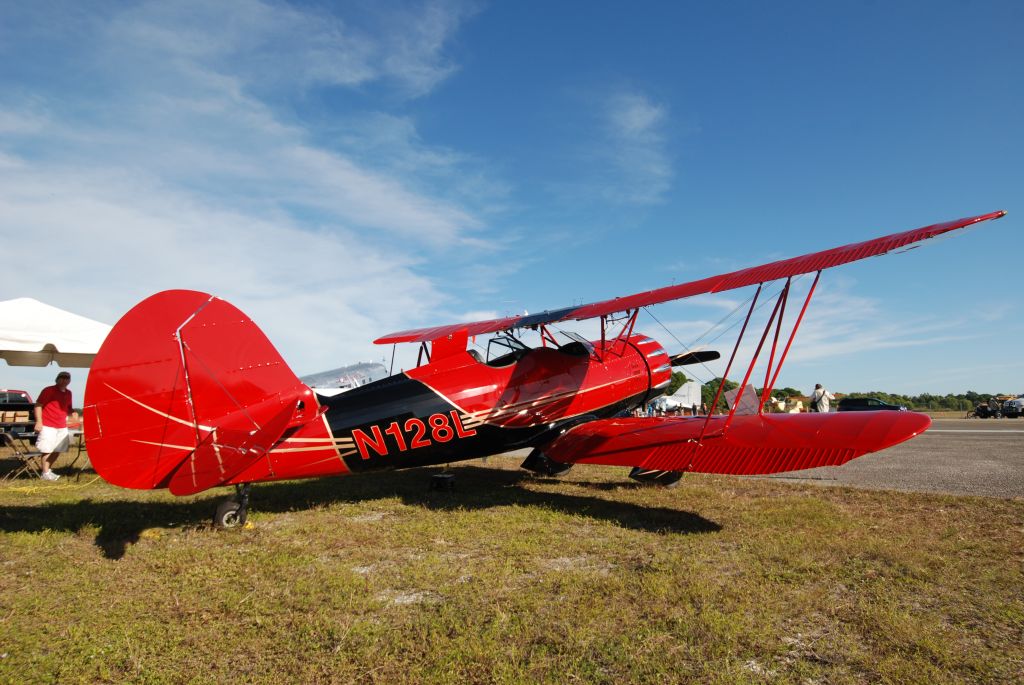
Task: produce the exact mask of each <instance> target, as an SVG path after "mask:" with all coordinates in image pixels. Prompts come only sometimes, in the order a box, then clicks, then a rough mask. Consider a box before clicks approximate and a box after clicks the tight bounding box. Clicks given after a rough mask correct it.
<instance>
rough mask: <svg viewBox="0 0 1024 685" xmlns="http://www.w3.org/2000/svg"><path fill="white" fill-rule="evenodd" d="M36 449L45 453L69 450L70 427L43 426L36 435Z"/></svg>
mask: <svg viewBox="0 0 1024 685" xmlns="http://www.w3.org/2000/svg"><path fill="white" fill-rule="evenodd" d="M36 449H37V450H39V451H40V452H42V453H43V454H50V453H51V452H67V451H68V429H67V428H50V427H49V426H43V430H41V431H39V435H38V436H37V437H36Z"/></svg>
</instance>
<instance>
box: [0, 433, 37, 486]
mask: <svg viewBox="0 0 1024 685" xmlns="http://www.w3.org/2000/svg"><path fill="white" fill-rule="evenodd" d="M0 443H2V446H3V447H9V448H10V449H11V452H12V454H11V455H9V456H10V458H12V459H16V460H17V461H18V464H17V465H16V466H15V467H14V468H13V469H11V470H10V471H8V472H7V473H5V474H4V475H3V476H2V477H0V480H11V479H14V478H18V477H20V476H21V475H22V474H24V473H27V474H28V475H30V476H34V477H36V478H38V477H39V476H40V475H41V473H42V471H41V470H40V468H41V467H40V464H39V457H40V456H42V454H43V453H42V452H38V451H36V450H30V449H27V448H26V447H25V442H24V440H23V439H20V438H15V437H14V436H13V435H11V434H10V433H0Z"/></svg>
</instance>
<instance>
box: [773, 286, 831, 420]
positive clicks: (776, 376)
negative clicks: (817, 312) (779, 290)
mask: <svg viewBox="0 0 1024 685" xmlns="http://www.w3.org/2000/svg"><path fill="white" fill-rule="evenodd" d="M820 279H821V272H820V271H819V272H818V273H817V274H815V276H814V283H812V284H811V289H810V290H809V291H807V299H805V300H804V306H803V307H802V308H801V309H800V315H799V316H797V317H796V323H795V324H793V330H792V331H791V332H790V334H789V340H787V341H786V347H785V348H784V349H783V350H782V356H781V357H779V365H778V366H777V367H775V374H774V375H773V376H772V382H771V383H768V384H767V385H766V386H765V387H764V391H763V392H762V393H761V394H762V396H763V397H762V399H761V406H764V397H767V396H768V394H769V393H771V391H772V389H773V388H774V387H775V381H777V380H778V379H779V372H780V371H782V365H783V364H784V363H785V362H786V355H788V354H789V348H790V346H792V344H793V339H794V338H796V331H797V329H798V328H800V322H802V321H803V320H804V314H806V313H807V305H809V304H810V303H811V297H812V296H813V295H814V289H815V288H817V287H818V281H819V280H820ZM758 413H759V414H760V413H761V411H760V409H758Z"/></svg>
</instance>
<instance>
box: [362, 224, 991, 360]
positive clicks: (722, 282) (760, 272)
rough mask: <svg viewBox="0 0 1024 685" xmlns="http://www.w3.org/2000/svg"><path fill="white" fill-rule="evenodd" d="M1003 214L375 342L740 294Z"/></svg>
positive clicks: (489, 330) (472, 331)
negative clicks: (639, 290) (744, 289)
mask: <svg viewBox="0 0 1024 685" xmlns="http://www.w3.org/2000/svg"><path fill="white" fill-rule="evenodd" d="M1005 214H1006V212H1005V211H998V212H991V213H989V214H982V215H980V216H972V217H967V218H964V219H958V220H957V221H948V222H946V223H943V224H934V225H932V226H925V227H924V228H917V229H914V230H912V231H905V232H903V233H893V234H892V235H887V236H883V237H881V238H875V239H874V240H866V241H864V242H862V243H852V244H850V245H843V246H842V247H835V248H832V249H831V250H824V251H822V252H812V253H811V254H806V255H803V256H802V257H793V258H791V259H783V260H781V261H778V262H772V263H770V264H762V265H761V266H754V267H751V268H749V269H742V270H740V271H733V272H732V273H727V274H722V275H720V276H711V277H709V278H704V279H701V280H699V281H690V282H689V283H680V284H679V285H670V286H666V287H664V288H658V289H657V290H648V291H646V292H642V293H637V294H635V295H627V296H625V297H616V298H613V299H611V300H603V301H601V302H592V303H591V304H582V305H575V306H572V307H564V308H562V309H555V310H549V311H544V312H541V313H539V314H527V315H523V316H507V317H504V318H500V319H489V320H487V321H472V322H468V323H455V324H448V325H445V326H434V327H431V328H415V329H412V330H408V331H400V332H398V333H389V334H388V335H385V336H383V337H380V338H377V339H376V340H374V342H375V343H377V344H379V345H383V344H387V343H399V342H426V341H429V340H437V339H438V338H442V337H445V336H448V335H451V334H452V333H455V332H456V331H462V330H466V331H467V332H468V334H469V335H480V334H482V333H493V332H495V331H503V330H507V329H509V328H524V327H527V326H537V325H540V324H547V323H555V322H557V321H566V320H568V319H577V320H580V319H589V318H592V317H596V316H604V315H606V314H614V313H615V312H622V311H626V310H629V309H635V308H637V307H646V306H649V305H652V304H658V303H661V302H668V301H669V300H678V299H682V298H684V297H692V296H694V295H702V294H704V293H717V292H721V291H723V290H733V289H735V288H742V287H744V286H748V285H753V284H755V283H765V282H768V281H774V280H776V279H779V278H786V277H788V276H797V275H799V274H805V273H810V272H812V271H820V270H822V269H829V268H831V267H833V266H839V265H841V264H846V263H848V262H855V261H857V260H859V259H865V258H867V257H875V256H877V255H883V254H886V253H889V252H892V251H894V250H898V249H900V248H903V247H907V246H908V245H913V244H914V243H919V242H921V241H922V240H928V239H929V238H934V237H936V236H939V235H942V234H944V233H949V232H950V231H955V230H957V229H961V228H965V227H967V226H970V225H972V224H976V223H978V222H980V221H988V220H989V219H998V218H999V217H1001V216H1003V215H1005Z"/></svg>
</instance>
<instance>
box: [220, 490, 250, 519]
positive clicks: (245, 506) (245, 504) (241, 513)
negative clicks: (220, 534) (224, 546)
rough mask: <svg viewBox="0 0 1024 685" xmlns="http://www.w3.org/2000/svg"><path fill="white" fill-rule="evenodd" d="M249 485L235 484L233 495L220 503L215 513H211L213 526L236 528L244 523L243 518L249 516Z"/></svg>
mask: <svg viewBox="0 0 1024 685" xmlns="http://www.w3.org/2000/svg"><path fill="white" fill-rule="evenodd" d="M250 485H251V484H250V483H245V484H243V485H236V486H235V496H234V497H232V498H231V499H229V500H225V501H224V502H221V503H220V505H219V506H218V507H217V513H216V514H214V515H213V525H214V527H215V528H237V527H239V526H242V525H245V519H246V518H248V516H249V487H250Z"/></svg>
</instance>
